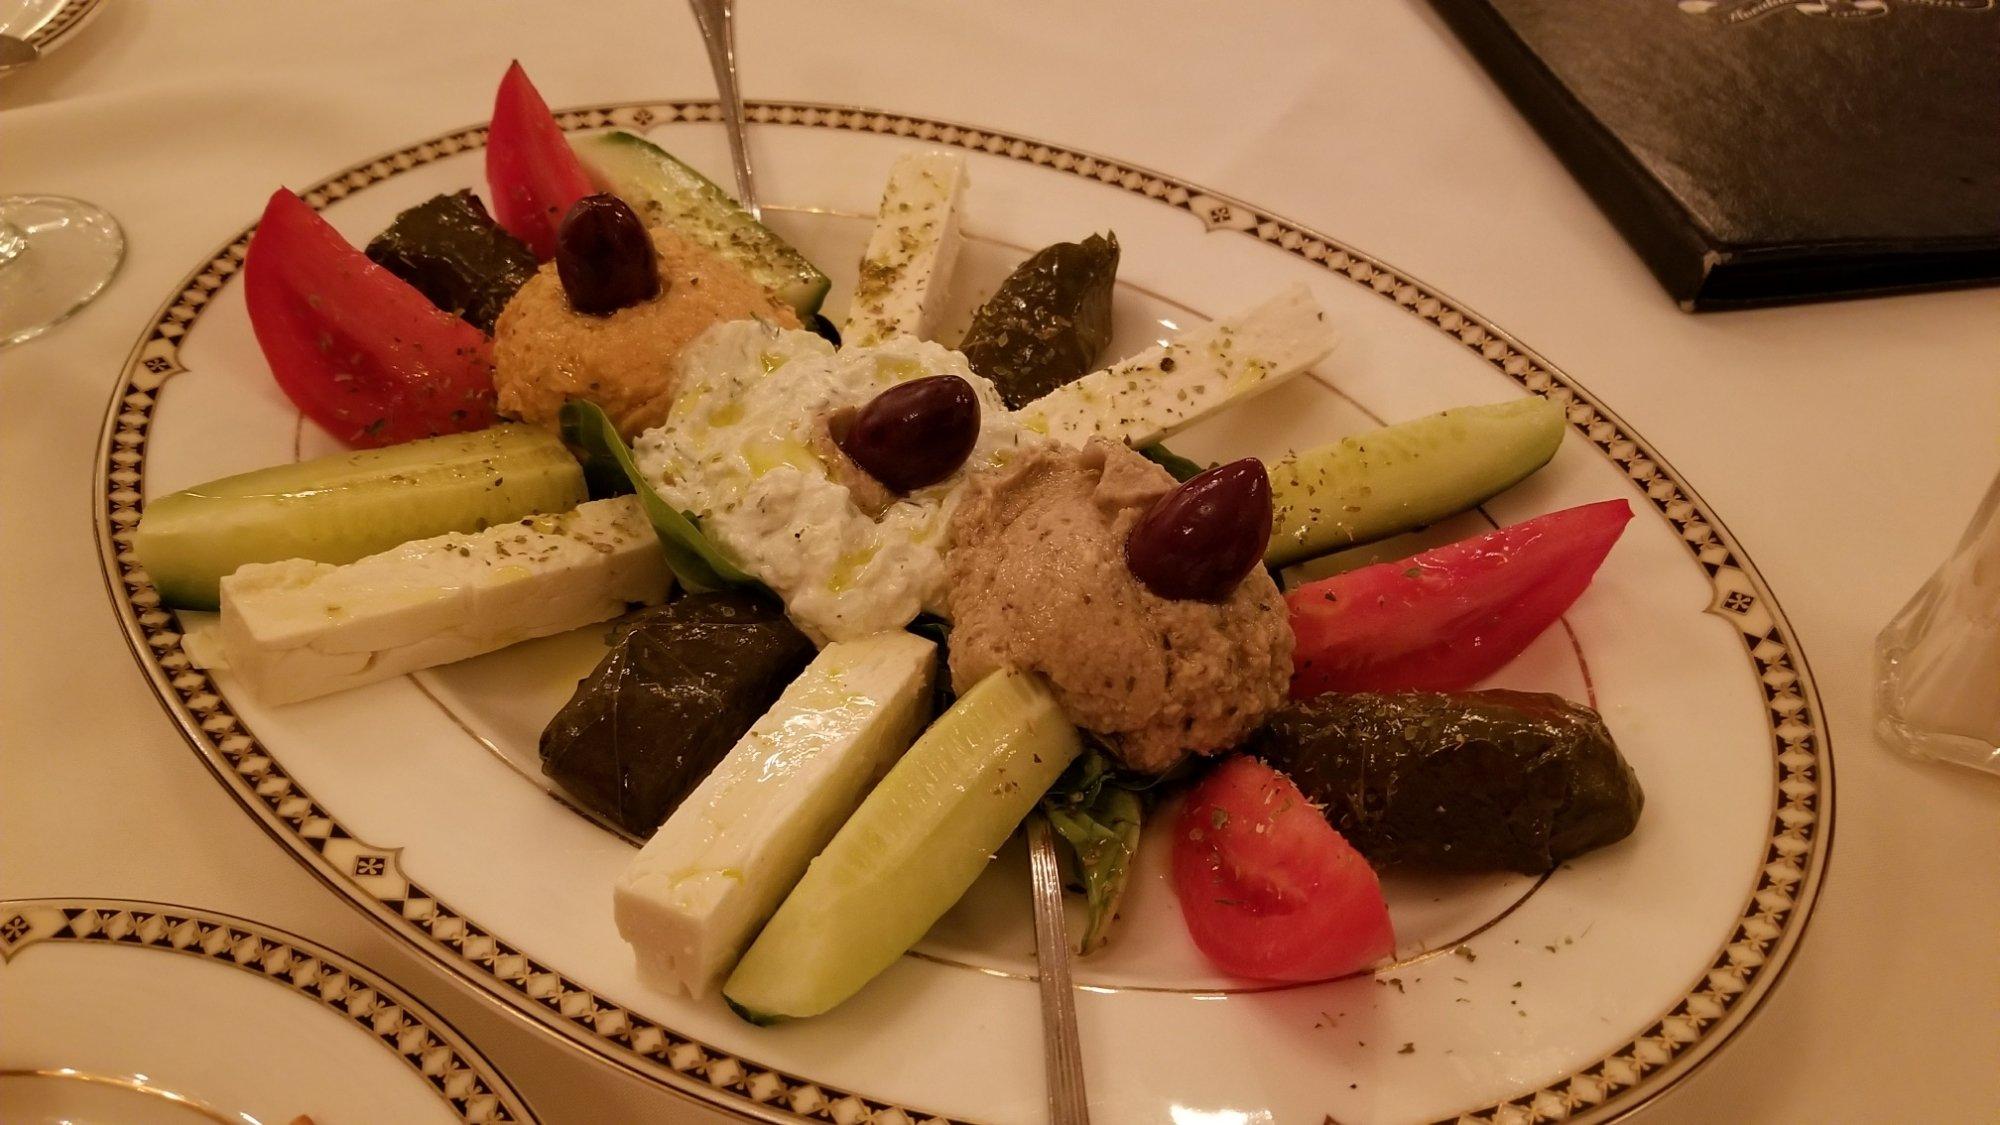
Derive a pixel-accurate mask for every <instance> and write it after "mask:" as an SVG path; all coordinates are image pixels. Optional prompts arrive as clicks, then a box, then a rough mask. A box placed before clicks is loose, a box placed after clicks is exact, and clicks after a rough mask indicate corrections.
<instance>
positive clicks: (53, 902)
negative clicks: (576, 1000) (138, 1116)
mask: <svg viewBox="0 0 2000 1125" xmlns="http://www.w3.org/2000/svg"><path fill="white" fill-rule="evenodd" d="M43 942H73V943H79V944H93V943H94V944H106V945H125V946H137V947H139V948H142V949H158V950H163V951H165V952H169V953H182V954H186V955H188V956H191V957H199V958H203V959H205V960H209V961H214V962H217V963H218V964H223V965H230V966H234V967H235V968H238V969H242V970H243V971H244V972H246V973H250V974H252V975H253V976H258V977H262V978H264V979H266V980H269V981H271V982H272V983H274V984H280V985H283V986H285V987H286V988H289V989H291V990H292V991H293V992H296V993H298V994H299V995H301V996H304V997H306V998H308V999H310V1000H314V1001H316V1002H318V1003H319V1005H320V1006H321V1007H323V1008H326V1009H327V1010H329V1011H332V1012H334V1013H335V1014H337V1015H340V1016H343V1017H345V1018H346V1019H347V1020H348V1021H349V1022H351V1023H353V1024H355V1025H356V1026H358V1027H360V1028H361V1029H362V1030H363V1031H365V1032H367V1033H368V1034H369V1035H371V1036H373V1037H374V1038H375V1039H376V1040H377V1041H379V1042H380V1043H381V1044H382V1045H383V1046H384V1047H386V1048H388V1049H389V1050H390V1051H392V1052H393V1053H395V1055H396V1056H397V1057H399V1058H401V1059H402V1060H403V1062H404V1064H405V1065H407V1066H408V1067H409V1068H410V1069H411V1070H414V1071H416V1072H417V1074H418V1075H420V1076H421V1077H422V1078H423V1079H424V1081H425V1082H427V1083H429V1084H430V1087H431V1089H432V1090H433V1091H435V1092H436V1094H437V1096H438V1097H440V1098H442V1099H444V1101H445V1102H446V1103H447V1104H448V1105H450V1106H451V1109H452V1112H453V1113H456V1114H457V1115H458V1117H459V1119H460V1120H461V1121H465V1122H467V1123H468V1125H499V1123H500V1122H509V1121H512V1122H526V1123H532V1122H534V1121H535V1120H536V1118H535V1115H534V1113H533V1112H532V1111H530V1110H529V1109H528V1107H527V1104H526V1103H525V1102H523V1101H522V1100H521V1095H520V1094H518V1093H516V1092H515V1090H514V1088H513V1087H512V1086H510V1085H508V1084H507V1081H506V1079H504V1078H502V1077H500V1074H499V1072H498V1071H496V1070H494V1069H493V1064H492V1063H490V1062H488V1061H487V1060H486V1059H485V1057H483V1056H482V1055H480V1054H479V1052H478V1051H476V1050H475V1049H473V1047H472V1045H471V1044H469V1043H467V1042H466V1041H465V1039H464V1038H463V1037H462V1036H460V1035H459V1034H458V1033H457V1032H456V1031H454V1030H453V1029H452V1027H451V1025H450V1024H448V1023H446V1022H445V1021H444V1019H443V1017H441V1016H439V1015H438V1014H437V1013H436V1012H433V1011H431V1010H430V1009H429V1008H426V1007H424V1006H423V1005H422V1004H421V1003H420V1002H418V1001H417V1000H416V999H414V998H413V997H411V996H410V994H409V993H407V992H404V991H403V990H402V989H400V988H397V987H395V986H394V985H391V984H388V983H387V982H385V981H383V980H382V979H381V978H380V977H379V976H377V975H376V974H375V973H372V972H370V971H369V970H367V969H365V968H363V967H362V966H360V965H357V964H355V963H354V962H352V961H349V960H347V959H346V958H344V957H341V956H340V955H339V954H336V953H334V952H332V951H331V950H329V949H326V948H325V947H323V946H320V945H316V944H314V943H312V942H309V941H306V940H305V939H304V938H301V937H298V936H296V935H294V934H288V933H285V932H284V931H282V930H273V929H270V928H268V927H266V926H262V925H259V924H258V923H256V922H252V921H249V920H247V919H244V918H238V917H235V916H234V915H229V914H217V913H213V912H211V911H207V910H195V909H192V908H190V907H185V906H169V905H167V904H165V903H155V902H132V901H126V900H123V899H18V900H15V901H12V902H0V963H5V962H11V961H12V960H13V959H14V958H15V957H17V956H19V955H20V954H21V952H22V951H23V950H26V949H27V948H28V947H30V946H33V945H39V944H41V943H43Z"/></svg>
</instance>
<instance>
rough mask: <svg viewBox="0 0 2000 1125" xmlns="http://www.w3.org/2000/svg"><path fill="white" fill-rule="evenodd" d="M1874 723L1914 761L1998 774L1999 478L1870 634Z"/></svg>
mask: <svg viewBox="0 0 2000 1125" xmlns="http://www.w3.org/2000/svg"><path fill="white" fill-rule="evenodd" d="M1875 725H1876V729H1877V731H1879V732H1880V733H1881V735H1882V737H1883V738H1884V739H1886V740H1887V741H1888V742H1889V744H1890V745H1892V746H1895V747H1896V748H1897V749H1900V750H1902V751H1904V752H1906V753H1909V754H1913V755H1915V756H1917V757H1919V758H1932V759H1936V760H1938V761H1942V762H1955V763H1957V764H1958V765H1962V766H1970V767H1971V768H1973V769H1977V770H1985V771H1987V772H1989V773H2000V478H1996V479H1995V480H1994V482H1993V484H1992V486H1991V487H1989V488H1988V489H1987V490H1986V499H1984V500H1982V501H1980V504H1979V511H1978V512H1977V513H1975V514H1974V515H1973V517H1972V526H1970V527H1968V528H1966V529H1965V537H1964V538H1963V539H1960V540H1959V543H1958V546H1957V548H1955V549H1954V550H1953V551H1952V553H1951V557H1949V558H1947V559H1945V561H1944V565H1943V566H1941V567H1939V568H1938V570H1937V573H1936V574H1933V575H1931V578H1930V581H1928V582H1926V583H1924V585H1923V588H1922V589H1920V590H1918V591H1917V595H1916V597H1913V598H1911V599H1910V602H1909V604H1908V605H1906V606H1904V607H1903V609H1902V612H1900V613H1898V614H1896V616H1895V618H1894V619H1893V620H1891V621H1890V622H1889V627H1888V628H1886V629H1884V630H1882V635H1881V637H1880V638H1878V639H1877V640H1876V642H1875Z"/></svg>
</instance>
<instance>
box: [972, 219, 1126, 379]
mask: <svg viewBox="0 0 2000 1125" xmlns="http://www.w3.org/2000/svg"><path fill="white" fill-rule="evenodd" d="M1117 278H1118V236H1117V235H1115V234H1113V235H1109V236H1105V235H1098V234H1093V235H1091V236H1090V237H1089V238H1086V239H1084V240H1083V241H1082V242H1058V243H1056V244H1055V245H1053V246H1050V247H1047V248H1046V249H1043V250H1042V251H1040V252H1038V253H1037V254H1035V256H1034V257H1032V258H1029V259H1028V260H1027V261H1025V262H1023V263H1021V265H1020V266H1019V267H1017V268H1016V269H1015V270H1014V272H1013V273H1011V274H1008V275H1007V280H1005V281H1003V282H1001V283H1000V288H999V289H997V290H995V291H994V293H993V296H991V297H989V298H987V300H986V303H985V304H983V305H981V306H979V311H977V312H975V313H973V314H972V326H971V327H969V328H967V329H966V330H965V339H964V340H963V341H962V342H960V344H959V349H958V350H959V351H961V352H963V353H965V358H966V361H967V362H968V363H970V364H971V365H972V370H973V371H974V372H976V373H978V374H980V375H984V376H985V377H986V378H988V379H991V380H992V381H993V384H994V386H995V387H996V388H998V389H999V391H1000V397H1001V399H1003V400H1004V401H1005V402H1006V403H1007V406H1008V408H1009V409H1011V410H1019V409H1020V408H1021V407H1023V406H1026V405H1028V404H1029V403H1031V402H1033V401H1035V400H1036V399H1038V398H1040V397H1042V396H1043V395H1045V394H1048V393H1049V392H1050V391H1053V390H1055V389H1056V388H1057V387H1060V386H1062V385H1064V384H1065V383H1072V382H1075V381H1076V380H1077V379H1080V378H1082V377H1083V376H1085V375H1088V374H1090V372H1091V371H1092V370H1094V369H1095V367H1096V364H1097V356H1098V353H1100V352H1102V351H1103V350H1104V345H1105V344H1107V343H1110V342H1111V287H1112V283H1113V282H1115V281H1116V280H1117Z"/></svg>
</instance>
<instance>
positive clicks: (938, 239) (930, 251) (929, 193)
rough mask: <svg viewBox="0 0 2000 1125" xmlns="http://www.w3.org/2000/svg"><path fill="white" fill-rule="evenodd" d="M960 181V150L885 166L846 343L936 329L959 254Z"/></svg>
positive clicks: (916, 156) (922, 154) (963, 180)
mask: <svg viewBox="0 0 2000 1125" xmlns="http://www.w3.org/2000/svg"><path fill="white" fill-rule="evenodd" d="M965 183H966V174H965V157H964V156H963V155H962V154H960V153H955V152H939V151H932V152H918V153H911V154H909V155H907V156H904V157H902V158H900V159H899V160H897V161H896V164H895V166H894V167H893V168H891V169H890V170H889V183H888V186H887V187H885V188H884V189H883V191H882V206H881V208H880V209H879V210H878V211H877V213H876V218H875V230H874V232H873V233H872V234H871V235H870V236H869V238H868V250H867V252H866V253H865V254H863V255H862V258H861V270H860V274H859V276H858V278H857V280H856V281H855V285H854V301H853V304H852V306H851V307H850V308H849V310H848V313H847V327H846V328H845V329H844V330H843V331H842V333H841V337H842V339H843V340H845V341H846V343H847V344H848V346H850V347H852V346H857V345H858V346H861V347H867V346H869V345H872V344H879V343H882V342H883V341H885V340H887V339H889V338H890V337H893V336H916V337H918V338H920V339H929V338H931V337H932V336H934V335H936V333H937V328H938V321H939V319H940V318H941V317H942V316H943V311H944V302H945V289H946V286H947V285H949V284H950V281H951V267H952V263H953V262H954V261H955V260H956V259H957V257H958V244H959V233H958V205H959V200H960V199H961V198H962V197H963V196H964V194H965Z"/></svg>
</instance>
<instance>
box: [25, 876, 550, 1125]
mask: <svg viewBox="0 0 2000 1125" xmlns="http://www.w3.org/2000/svg"><path fill="white" fill-rule="evenodd" d="M0 1011H4V1012H6V1013H7V1035H6V1039H5V1043H4V1045H0V1111H4V1112H0V1118H4V1119H5V1120H7V1121H9V1122H13V1123H16V1125H27V1123H29V1122H36V1123H39V1122H51V1123H53V1122H57V1121H62V1122H78V1123H82V1122H96V1121H190V1122H195V1121H220V1122H228V1123H233V1125H259V1123H260V1122H261V1123H263V1125H286V1123H288V1122H291V1121H292V1120H293V1119H295V1118H297V1117H298V1116H300V1115H301V1114H304V1115H307V1116H310V1117H311V1118H312V1120H313V1123H314V1125H342V1123H343V1122H356V1123H359V1122H375V1121H396V1122H410V1123H411V1125H416V1123H418V1122H439V1123H445V1122H462V1123H463V1122H475V1123H485V1122H494V1123H498V1122H508V1121H516V1122H533V1121H534V1120H535V1117H534V1115H533V1114H532V1113H530V1112H529V1111H528V1108H527V1106H526V1104H525V1103H523V1102H522V1101H521V1097H520V1095H519V1094H517V1093H515V1092H514V1089H513V1087H511V1086H509V1085H508V1084H507V1082H506V1080H505V1079H503V1078H502V1077H500V1074H499V1072H498V1071H496V1070H494V1069H493V1065H492V1064H491V1063H489V1062H487V1061H486V1059H485V1058H483V1057H482V1056H481V1055H480V1054H479V1053H478V1052H477V1051H476V1050H475V1049H474V1048H473V1047H472V1045H471V1044H469V1043H467V1042H466V1041H465V1040H464V1039H463V1038H462V1037H460V1036H459V1034H458V1032H456V1031H454V1030H453V1029H452V1027H451V1025H450V1024H448V1023H446V1022H445V1021H444V1019H443V1018H442V1017H440V1016H439V1015H438V1014H437V1013H436V1012H433V1011H431V1010H430V1009H428V1008H426V1007H424V1006H423V1005H422V1004H420V1003H418V1002H417V1001H416V1000H415V999H414V998H413V997H411V996H410V994H409V993H407V992H404V991H403V990H402V989H401V988H398V987H397V986H395V985H394V984H391V983H389V982H388V981H386V980H383V979H382V978H381V977H379V976H377V975H376V974H375V973H373V972H372V971H370V970H368V969H366V968H363V967H362V966H360V965H357V964H355V963H353V962H352V961H349V960H347V959H346V958H343V957H341V956H340V955H338V954H336V953H333V952H332V951H330V950H327V949H324V948H321V947H320V946H317V945H314V944H313V943H311V942H308V941H306V940H304V939H303V938H299V937H297V936H294V935H292V934H288V933H285V932H284V931H282V930H274V929H271V928H269V927H267V926H263V925H260V924H258V923H256V922H251V921H247V920H245V919H242V918H237V917H233V916H231V915H227V914H216V913H212V912H210V911H206V910H194V909H190V908H188V907H181V906H170V905H167V904H165V903H155V902H128V901H124V900H117V899H21V900H17V901H13V902H0Z"/></svg>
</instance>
